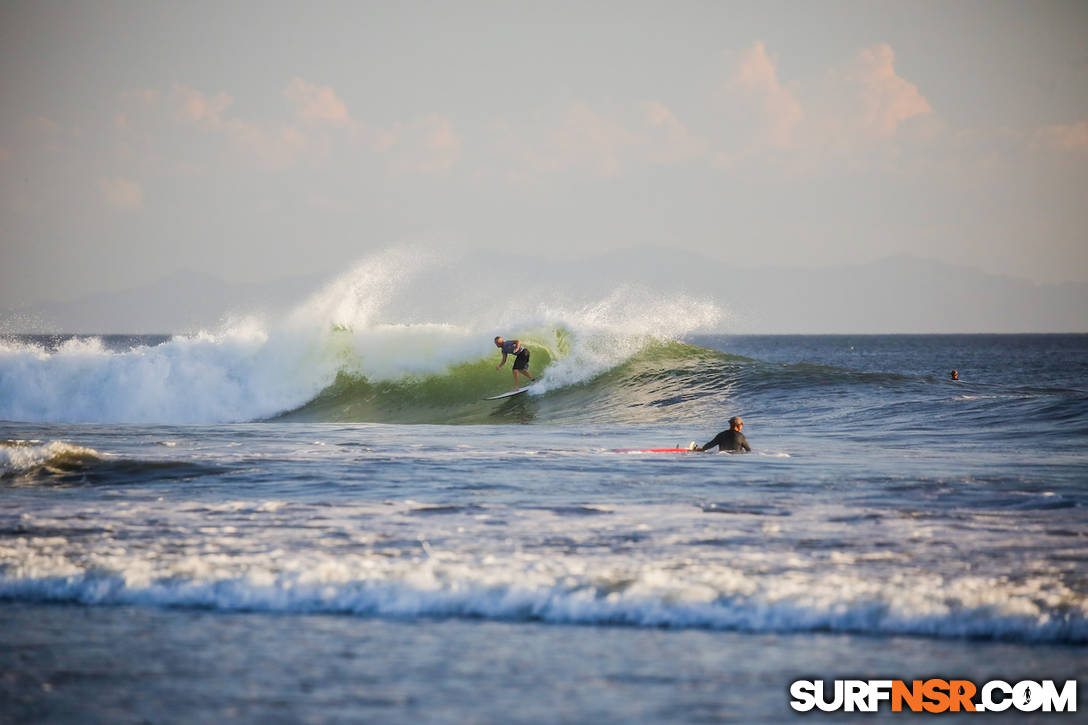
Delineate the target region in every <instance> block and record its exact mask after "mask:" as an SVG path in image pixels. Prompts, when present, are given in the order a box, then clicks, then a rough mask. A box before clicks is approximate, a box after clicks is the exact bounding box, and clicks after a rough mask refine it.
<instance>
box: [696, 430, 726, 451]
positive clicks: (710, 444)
mask: <svg viewBox="0 0 1088 725" xmlns="http://www.w3.org/2000/svg"><path fill="white" fill-rule="evenodd" d="M721 437H722V434H721V433H719V434H718V435H716V436H714V437H713V438H711V439H710V441H708V442H707V443H704V444H703V445H701V446H699V447H698V448H696V449H695V450H697V451H705V450H706V449H708V448H713V447H714V446H716V445H718V443H719V440H718V439H719V438H721Z"/></svg>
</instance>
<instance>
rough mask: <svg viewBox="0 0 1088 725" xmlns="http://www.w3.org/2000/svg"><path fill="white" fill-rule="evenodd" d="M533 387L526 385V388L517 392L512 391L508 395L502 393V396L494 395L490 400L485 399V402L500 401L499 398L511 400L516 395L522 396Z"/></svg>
mask: <svg viewBox="0 0 1088 725" xmlns="http://www.w3.org/2000/svg"><path fill="white" fill-rule="evenodd" d="M531 387H532V386H531V385H526V386H525V387H524V388H518V389H517V390H511V391H510V392H508V393H502V394H501V395H492V396H491V397H490V398H484V400H498V399H499V398H509V397H512V396H514V395H521V394H522V393H524V392H525V391H526V390H528V389H529V388H531Z"/></svg>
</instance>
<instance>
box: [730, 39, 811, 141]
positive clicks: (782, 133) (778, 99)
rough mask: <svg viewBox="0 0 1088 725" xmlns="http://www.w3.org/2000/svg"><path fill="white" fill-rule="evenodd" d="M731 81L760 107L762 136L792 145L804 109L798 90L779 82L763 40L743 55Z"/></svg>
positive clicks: (775, 67)
mask: <svg viewBox="0 0 1088 725" xmlns="http://www.w3.org/2000/svg"><path fill="white" fill-rule="evenodd" d="M732 85H733V87H734V88H736V89H739V90H740V91H741V92H742V94H743V95H745V96H747V100H748V101H749V102H750V103H754V104H755V105H756V106H757V107H759V108H760V109H761V111H762V114H763V119H762V129H761V133H760V135H761V136H762V138H763V139H765V141H766V142H769V143H770V145H772V146H776V147H779V148H786V147H789V146H791V145H792V144H793V141H794V132H795V129H796V128H797V126H798V125H799V124H800V123H801V122H802V121H803V120H804V118H805V112H804V109H803V108H802V106H801V102H800V101H799V100H798V98H797V95H796V92H795V90H794V89H791V88H787V87H785V86H783V85H782V84H781V83H780V82H779V80H778V68H777V66H776V64H775V61H774V59H772V58H771V57H770V55H768V53H767V48H766V46H764V44H763V43H762V42H757V43H756V44H755V45H754V46H752V47H751V48H749V49H748V50H747V51H745V53H744V54H743V55H742V56H741V58H740V63H739V64H738V66H737V70H736V72H735V73H734V75H733V79H732Z"/></svg>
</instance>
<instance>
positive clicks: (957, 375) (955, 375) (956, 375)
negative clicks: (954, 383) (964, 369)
mask: <svg viewBox="0 0 1088 725" xmlns="http://www.w3.org/2000/svg"><path fill="white" fill-rule="evenodd" d="M951 376H952V379H953V380H959V379H960V371H959V370H953V371H952V373H951Z"/></svg>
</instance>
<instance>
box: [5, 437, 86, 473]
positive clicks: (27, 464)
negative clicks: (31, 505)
mask: <svg viewBox="0 0 1088 725" xmlns="http://www.w3.org/2000/svg"><path fill="white" fill-rule="evenodd" d="M101 458H102V454H101V453H99V452H98V451H96V450H94V449H93V448H87V447H84V446H76V445H72V444H70V443H65V442H63V441H49V442H48V443H43V442H41V441H37V440H29V441H22V440H12V441H0V476H9V475H13V474H19V473H26V472H27V471H31V470H34V469H35V468H38V467H40V466H48V465H57V464H62V463H75V462H78V461H92V460H99V459H101Z"/></svg>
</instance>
